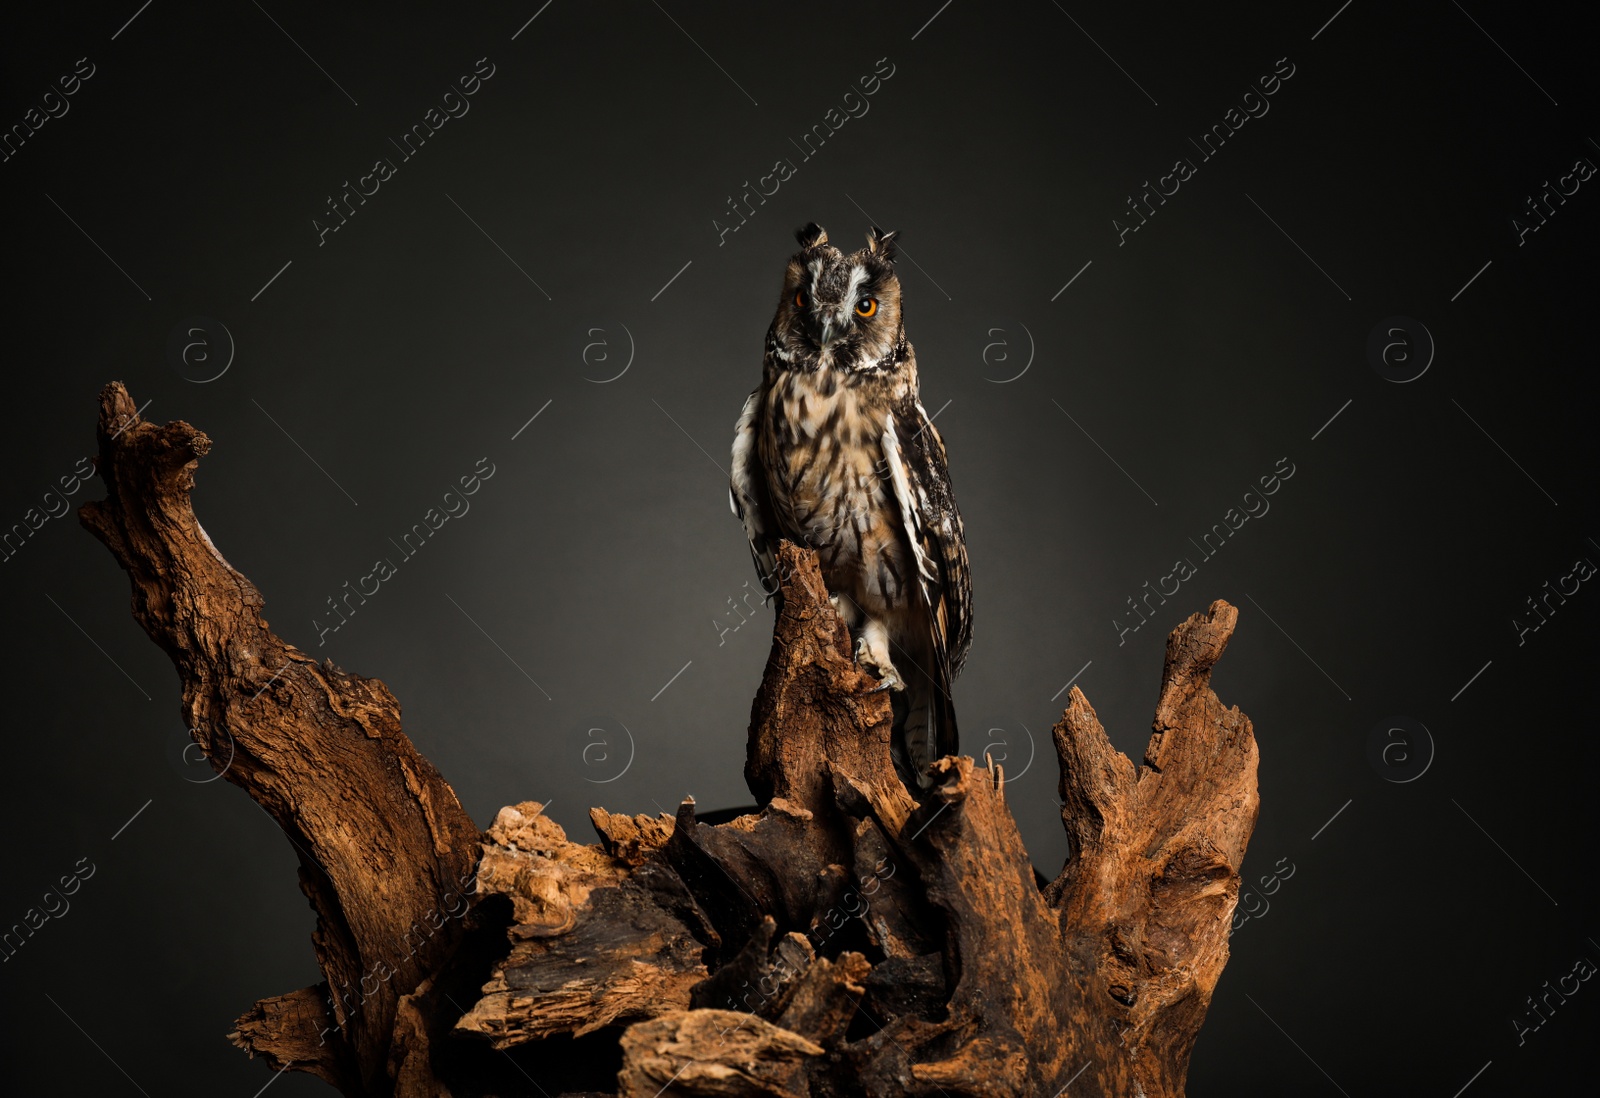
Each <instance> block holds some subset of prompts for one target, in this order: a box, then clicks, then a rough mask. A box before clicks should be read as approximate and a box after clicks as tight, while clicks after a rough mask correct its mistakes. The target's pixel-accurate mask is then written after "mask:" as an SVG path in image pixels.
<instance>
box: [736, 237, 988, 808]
mask: <svg viewBox="0 0 1600 1098" xmlns="http://www.w3.org/2000/svg"><path fill="white" fill-rule="evenodd" d="M894 236H895V234H894V233H889V232H884V231H883V230H881V229H878V228H873V230H872V231H871V232H870V233H869V234H868V235H867V246H866V247H865V248H864V249H862V250H860V251H857V252H853V253H851V254H849V255H846V254H845V253H843V252H841V251H840V250H839V249H838V248H836V247H834V246H833V245H831V244H829V243H828V234H827V233H826V232H825V231H824V230H823V229H822V228H821V227H820V226H818V225H816V224H810V225H807V226H806V227H805V228H803V229H801V230H800V231H799V232H798V233H797V234H796V237H797V239H798V240H799V242H800V251H798V252H796V253H795V255H794V256H793V257H792V258H791V259H790V260H789V265H788V267H787V268H786V269H785V270H784V275H783V293H782V296H781V297H780V298H779V301H778V312H777V315H776V316H775V317H773V320H772V327H771V328H770V329H769V330H768V332H767V341H766V352H765V355H764V357H763V360H762V377H761V385H760V386H759V387H758V388H757V389H756V391H755V392H753V393H751V394H750V397H749V399H748V400H746V401H745V404H744V411H743V412H742V413H741V414H740V416H739V422H738V425H737V427H736V429H735V433H734V440H733V470H732V479H733V483H732V486H731V489H730V491H729V501H730V503H731V505H732V507H733V512H734V514H735V515H737V516H738V517H739V519H740V520H741V521H742V522H743V523H744V528H745V533H746V535H747V536H748V537H749V539H750V552H751V555H752V556H753V557H754V558H755V564H756V571H757V573H758V574H759V575H760V577H761V580H762V585H763V588H764V589H765V590H766V591H768V592H776V591H777V589H778V577H777V575H776V570H777V558H776V553H777V545H778V541H779V539H780V538H788V539H789V540H791V541H793V542H796V543H797V544H801V545H805V546H807V547H809V548H812V549H814V550H816V552H817V556H818V559H819V561H820V563H821V567H822V576H823V579H824V580H825V581H826V583H827V585H828V592H829V594H830V596H831V600H832V602H833V605H834V606H835V607H836V608H837V610H838V611H839V614H840V616H841V617H842V618H843V619H844V622H845V624H846V625H847V626H848V627H849V629H850V632H851V635H852V636H853V637H854V638H855V654H856V659H857V662H859V663H860V664H861V666H862V667H863V668H865V669H866V670H867V671H869V672H871V673H872V674H874V675H876V676H877V677H878V678H879V679H880V680H881V683H882V685H881V686H880V687H879V689H886V690H891V691H893V694H892V695H891V701H892V703H893V709H894V736H893V740H892V749H893V754H894V760H895V765H896V767H897V769H898V770H899V772H900V775H901V778H902V780H904V781H905V782H906V784H907V785H908V786H910V787H912V788H913V789H917V788H922V789H925V788H927V787H928V786H929V785H931V783H932V778H931V776H930V775H929V773H928V766H929V764H931V763H932V762H933V761H934V760H936V759H938V758H940V757H942V756H944V755H949V754H954V753H955V751H956V749H957V737H956V718H955V707H954V705H953V704H952V703H951V700H950V683H951V681H952V680H953V679H954V678H955V676H956V675H957V674H958V673H959V672H960V670H961V665H962V663H963V662H964V661H965V659H966V655H967V648H968V646H969V644H970V642H971V639H972V585H971V579H970V576H969V574H968V571H967V547H966V539H965V536H964V534H963V531H962V526H961V515H960V513H959V512H958V511H957V510H956V502H955V497H954V496H953V494H952V493H951V488H950V472H949V469H948V467H947V465H946V459H945V450H944V442H943V440H941V439H940V437H939V432H938V430H936V429H935V428H934V426H933V422H932V421H931V420H930V419H929V418H928V413H927V410H926V409H924V408H923V406H922V401H921V399H920V398H919V396H918V391H917V360H916V356H915V354H914V353H913V352H912V349H911V344H910V343H908V342H907V341H906V334H905V324H904V321H903V319H902V317H901V312H900V280H899V279H898V278H897V277H896V275H895V268H894V248H895V245H894Z"/></svg>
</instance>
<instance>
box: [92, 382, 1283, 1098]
mask: <svg viewBox="0 0 1600 1098" xmlns="http://www.w3.org/2000/svg"><path fill="white" fill-rule="evenodd" d="M133 409H134V404H133V401H132V400H131V399H130V398H129V397H128V394H127V392H126V390H124V389H123V388H122V386H121V385H120V384H113V385H110V386H107V388H106V390H105V392H104V393H103V394H102V398H101V415H100V432H99V434H100V471H101V475H102V477H103V478H104V479H105V481H106V485H107V488H108V495H107V498H106V499H105V500H104V501H102V502H99V503H90V504H85V505H84V507H83V508H82V510H81V512H80V513H81V516H82V519H83V522H84V524H85V525H86V526H88V527H89V528H90V529H91V530H92V531H94V533H95V534H96V535H97V536H98V537H100V539H101V540H102V541H104V542H105V543H106V545H107V546H108V547H109V548H110V549H111V550H112V552H113V553H114V554H115V555H116V557H117V559H118V561H119V562H120V563H121V564H122V566H123V567H124V568H125V569H126V570H127V571H128V573H129V576H130V579H131V580H132V583H133V592H134V598H133V607H134V616H135V618H136V619H137V620H138V621H139V622H140V624H141V625H143V626H144V627H145V630H146V631H147V632H148V633H149V634H150V636H151V638H152V639H154V640H155V641H156V642H157V643H158V644H160V645H161V646H162V647H163V648H164V649H165V650H166V651H167V652H168V653H169V655H171V656H172V658H173V662H174V664H175V665H176V666H177V669H178V673H179V678H180V681H181V683H182V686H183V712H184V716H185V719H186V720H187V721H188V722H189V724H190V725H191V727H193V728H194V730H195V731H194V735H195V738H196V741H197V742H198V743H200V744H201V746H202V747H203V748H204V749H205V750H206V752H207V755H208V757H209V758H210V759H211V760H212V761H213V765H214V766H215V767H217V768H218V769H220V770H224V771H225V774H226V776H227V777H228V778H229V780H230V781H233V782H234V783H235V784H236V785H239V786H240V787H241V788H243V789H244V790H245V791H246V792H247V793H249V794H250V796H251V797H253V798H254V799H256V800H257V801H258V802H259V803H261V804H262V805H263V806H264V807H265V808H267V810H268V811H269V812H270V813H272V815H273V817H274V818H275V819H277V820H278V821H279V823H280V825H281V826H282V827H283V828H284V830H285V832H286V833H287V834H288V835H289V837H290V839H291V841H292V842H294V843H295V845H296V847H297V849H298V850H299V852H300V856H301V886H302V889H303V890H304V891H305V893H306V895H307V896H308V898H309V899H310V900H311V902H312V905H313V907H314V908H315V909H316V911H317V915H318V924H317V931H316V933H315V935H314V945H315V947H316V950H317V956H318V961H319V963H320V964H321V965H322V969H323V972H324V976H325V983H324V984H322V985H319V986H318V987H315V988H306V989H302V990H301V991H296V992H291V993H289V994H287V995H282V996H277V997H274V998H271V999H265V1000H262V1001H261V1002H260V1003H257V1004H256V1006H255V1007H254V1008H252V1010H251V1011H250V1012H249V1013H247V1014H246V1015H245V1016H244V1017H243V1018H241V1019H240V1021H239V1023H238V1029H237V1031H236V1033H235V1034H234V1035H233V1036H234V1039H235V1041H236V1042H237V1043H238V1044H240V1045H241V1046H242V1047H244V1048H245V1049H247V1050H248V1051H250V1052H251V1053H252V1054H254V1055H262V1056H265V1057H266V1058H267V1061H268V1063H269V1064H271V1065H273V1066H274V1067H282V1066H284V1065H289V1066H292V1067H294V1068H296V1069H297V1070H305V1071H311V1072H313V1073H315V1074H317V1075H319V1076H321V1077H322V1078H323V1079H326V1080H327V1081H328V1082H329V1083H331V1084H332V1085H333V1086H335V1087H336V1088H338V1089H339V1090H340V1091H341V1092H342V1093H344V1094H347V1095H361V1096H369V1095H371V1096H377V1095H397V1096H413V1095H415V1096H423V1095H428V1096H435V1095H455V1096H457V1098H467V1096H469V1095H485V1096H487V1095H490V1094H494V1095H502V1096H504V1095H511V1094H524V1093H525V1094H538V1093H546V1094H549V1093H553V1091H552V1090H551V1089H549V1088H548V1087H547V1086H546V1085H545V1084H544V1083H541V1082H539V1081H538V1080H537V1079H536V1077H535V1075H536V1070H535V1069H537V1070H548V1071H550V1072H551V1073H552V1074H551V1075H550V1076H547V1077H546V1081H547V1082H548V1081H549V1080H550V1079H558V1080H559V1082H557V1083H552V1084H551V1085H552V1086H555V1088H556V1089H560V1088H561V1087H566V1088H567V1090H566V1093H568V1094H572V1095H577V1094H580V1093H581V1094H585V1095H602V1094H603V1095H614V1096H619V1098H621V1096H628V1098H633V1096H638V1098H671V1096H678V1098H685V1096H691V1095H695V1096H719V1098H739V1096H764V1098H831V1096H844V1095H852V1096H855V1095H861V1096H868V1098H879V1096H882V1098H888V1096H892V1095H908V1094H909V1095H938V1094H943V1095H946V1096H949V1098H959V1096H970V1098H980V1096H981V1098H1010V1096H1016V1098H1021V1096H1025V1095H1056V1094H1059V1093H1060V1092H1061V1091H1062V1090H1063V1089H1064V1088H1065V1087H1066V1086H1067V1085H1069V1084H1070V1085H1071V1088H1072V1090H1071V1093H1072V1094H1074V1095H1105V1096H1110V1095H1119V1096H1120V1095H1134V1094H1142V1095H1144V1096H1146V1098H1177V1096H1181V1095H1182V1094H1183V1087H1184V1082H1183V1081H1184V1076H1185V1074H1186V1072H1187V1069H1188V1063H1189V1057H1190V1053H1191V1051H1192V1049H1193V1046H1194V1042H1195V1040H1196V1038H1197V1036H1198V1034H1199V1030H1200V1026H1201V1023H1202V1022H1203V1020H1204V1017H1205V1012H1206V1008H1207V1006H1208V1005H1209V1003H1210V999H1211V994H1212V992H1213V990H1214V988H1215V987H1216V983H1217V980H1218V978H1219V977H1220V976H1221V973H1222V969H1223V966H1224V965H1225V964H1226V963H1227V957H1228V926H1229V922H1230V919H1231V916H1232V913H1233V908H1234V905H1235V903H1236V901H1237V898H1238V893H1239V870H1240V866H1241V863H1242V861H1243V859H1244V854H1245V847H1246V845H1247V843H1248V840H1249V836H1250V832H1251V830H1252V828H1253V827H1254V824H1255V820H1256V814H1257V811H1258V804H1259V802H1258V797H1257V792H1256V761H1257V757H1256V745H1255V738H1254V734H1253V732H1252V729H1251V725H1250V721H1249V719H1248V718H1246V717H1245V716H1244V715H1243V714H1241V713H1240V712H1239V710H1238V709H1237V708H1233V709H1228V708H1225V707H1224V706H1223V705H1222V703H1221V702H1220V701H1219V700H1218V699H1217V696H1216V694H1215V693H1214V692H1213V691H1212V690H1211V687H1210V672H1211V668H1212V667H1213V666H1214V665H1215V663H1216V661H1217V659H1218V658H1220V656H1221V655H1222V652H1223V649H1224V648H1225V647H1226V645H1227V642H1228V639H1229V637H1230V636H1231V635H1232V632H1233V629H1234V626H1235V624H1236V621H1237V618H1238V613H1237V611H1236V610H1235V609H1234V608H1233V607H1231V606H1229V605H1228V604H1227V603H1224V602H1221V601H1218V602H1215V603H1213V604H1212V605H1211V607H1210V608H1209V609H1208V610H1207V611H1206V612H1205V613H1203V614H1196V615H1194V616H1193V617H1191V618H1189V619H1188V620H1187V621H1186V622H1184V623H1183V624H1182V625H1180V626H1179V627H1178V628H1177V629H1176V630H1174V631H1173V633H1172V635H1171V637H1170V638H1169V640H1168V645H1167V653H1166V667H1165V670H1164V673H1163V676H1162V687H1161V694H1160V698H1159V700H1158V702H1157V706H1156V717H1155V722H1154V728H1153V734H1152V736H1151V738H1150V742H1149V745H1148V747H1147V748H1146V751H1145V756H1144V764H1143V765H1142V766H1139V767H1135V766H1134V764H1133V763H1132V762H1130V761H1129V760H1128V758H1127V757H1126V756H1124V755H1122V754H1120V753H1119V752H1117V751H1116V750H1115V749H1113V748H1112V747H1111V744H1110V741H1109V740H1108V739H1107V737H1106V734H1105V732H1104V730H1103V729H1102V728H1101V726H1100V723H1099V721H1098V719H1097V718H1096V716H1095V713H1094V710H1093V709H1092V708H1091V707H1090V705H1089V703H1088V700H1087V699H1086V698H1085V697H1084V695H1083V693H1082V692H1081V691H1080V690H1078V689H1076V688H1074V689H1073V691H1072V693H1071V695H1070V697H1069V700H1068V704H1067V707H1066V711H1065V713H1064V715H1063V717H1062V719H1061V721H1060V723H1058V724H1057V725H1056V727H1055V729H1054V741H1055V746H1056V752H1057V756H1058V759H1059V762H1060V766H1061V782H1060V794H1061V800H1062V802H1063V803H1062V810H1061V817H1062V822H1063V825H1064V826H1065V828H1066V830H1067V834H1068V838H1069V845H1070V851H1069V856H1068V858H1067V861H1066V864H1065V865H1064V866H1063V867H1062V869H1061V872H1060V873H1059V875H1058V876H1057V877H1056V878H1055V879H1054V880H1053V881H1051V882H1049V883H1048V884H1047V885H1046V886H1045V887H1043V888H1042V889H1041V887H1040V885H1039V878H1037V877H1036V874H1035V871H1034V869H1033V866H1032V864H1031V862H1030V861H1029V859H1028V856H1027V852H1026V851H1025V850H1024V849H1023V845H1022V841H1021V837H1020V835H1019V833H1018V831H1017V828H1016V824H1015V821H1014V820H1013V819H1012V816H1011V813H1010V810H1009V808H1008V807H1007V805H1006V800H1005V780H1004V774H1003V773H1002V771H1001V768H1000V767H997V766H993V765H988V766H979V765H977V763H975V762H974V760H972V759H970V758H946V759H942V760H940V761H939V762H938V763H936V764H935V770H936V773H937V777H938V780H937V782H936V783H935V785H934V787H933V788H932V789H931V790H929V791H928V792H927V794H926V795H924V797H923V798H922V800H920V801H919V800H917V799H915V798H914V797H913V796H912V795H911V794H910V793H909V792H908V791H907V790H906V789H905V787H904V786H903V785H902V784H901V782H900V780H899V778H898V777H897V776H896V774H895V769H894V765H893V762H892V761H891V758H890V753H889V735H890V720H891V716H890V706H889V702H888V697H887V695H885V694H882V693H877V692H875V690H874V689H873V688H874V687H875V685H876V680H875V679H873V678H872V677H871V676H869V675H867V674H866V673H864V672H863V671H862V670H861V669H860V668H859V667H858V666H857V665H856V664H855V662H854V660H853V659H852V657H851V652H852V648H851V643H850V637H849V634H848V631H847V630H846V628H845V626H844V624H843V623H842V622H841V621H840V619H839V617H838V615H837V614H836V613H835V612H834V610H833V608H832V606H831V605H830V603H829V601H828V592H827V590H826V588H825V586H824V584H823V582H822V578H821V574H820V572H819V570H818V568H817V562H816V558H815V555H814V554H812V553H811V552H809V551H807V550H803V549H800V548H797V547H795V546H793V545H789V544H785V545H784V546H783V547H782V550H781V553H780V574H781V576H782V592H781V600H780V603H779V606H780V610H779V614H778V619H777V622H776V625H775V627H774V636H773V645H772V654H771V656H770V658H769V659H768V662H767V667H766V671H765V674H764V676H763V679H762V682H761V686H760V689H759V691H758V692H757V694H756V698H755V702H754V705H753V707H752V712H751V725H750V738H749V747H748V753H747V759H746V765H745V776H746V779H747V781H748V783H749V785H750V788H751V790H752V792H754V793H755V795H756V797H757V800H758V802H759V808H758V810H757V811H756V812H754V813H752V814H750V815H746V816H742V817H740V818H738V819H735V820H732V821H729V822H727V823H723V824H719V825H716V826H711V825H707V824H705V823H702V822H700V821H698V820H697V819H696V816H695V805H694V802H693V801H692V800H687V801H685V802H684V803H683V804H682V805H681V806H680V807H679V809H678V812H677V815H676V817H667V816H661V817H657V818H650V817H645V816H637V817H629V816H621V815H613V814H610V813H607V812H606V811H604V810H603V809H599V808H596V809H593V810H592V811H591V822H592V824H593V826H594V828H595V830H596V832H597V834H598V835H599V838H600V842H599V844H598V845H583V844H580V843H575V842H572V841H571V840H569V839H568V838H567V836H566V835H565V833H564V832H563V831H562V829H561V828H560V827H559V826H557V825H556V824H555V823H554V822H553V821H551V820H548V819H546V818H545V817H544V816H542V815H541V806H540V805H538V804H536V803H534V802H528V803H524V804H520V805H514V806H511V807H508V808H505V809H502V810H501V812H500V814H499V816H498V817H497V818H496V820H495V822H494V823H493V824H492V825H491V826H490V828H489V829H488V831H487V832H486V833H484V834H482V835H481V836H480V835H479V834H478V832H477V830H476V828H475V827H474V826H473V825H472V822H471V821H470V819H468V818H467V816H466V814H465V813H464V812H463V811H462V810H461V807H460V805H459V803H458V802H457V800H456V798H455V796H454V794H453V792H452V791H451V790H450V787H449V786H448V785H447V784H446V783H445V782H444V780H443V779H442V778H441V777H440V776H439V775H438V773H437V772H436V771H435V770H434V769H433V767H432V766H431V765H429V764H428V762H427V760H425V759H423V758H422V757H421V756H420V755H419V754H418V753H417V752H416V750H415V748H414V747H413V746H412V745H411V743H410V741H409V740H407V739H406V737H405V735H404V733H402V732H401V730H400V724H399V707H398V704H397V703H396V702H395V700H394V698H393V696H392V695H390V693H389V692H388V690H387V689H386V688H385V687H384V686H383V684H382V683H380V682H378V681H377V680H373V679H364V678H360V677H358V676H354V675H350V674H347V673H345V672H343V671H341V670H339V669H338V668H336V667H334V666H333V665H332V664H331V663H325V664H321V665H319V664H317V663H316V662H315V661H313V660H311V659H310V658H309V657H307V656H305V655H303V654H302V653H300V652H298V651H297V650H295V649H294V648H293V647H291V646H289V645H287V644H285V643H284V642H283V641H281V640H279V639H278V638H277V637H275V636H273V635H272V634H271V633H270V632H269V631H268V629H267V626H266V622H265V621H263V620H262V618H261V616H260V608H261V605H262V601H261V597H260V595H259V593H258V592H257V591H256V589H255V588H254V587H253V586H251V585H250V583H249V581H247V580H246V579H245V578H244V577H243V576H241V575H239V573H238V572H236V571H235V570H234V569H232V568H231V567H230V566H229V565H228V564H227V563H226V562H225V561H224V560H223V559H222V557H221V555H220V554H219V553H218V552H217V550H216V548H215V547H214V546H213V545H212V544H211V542H210V540H209V539H208V538H207V537H206V535H205V532H204V531H203V530H202V529H201V528H200V525H199V523H198V522H197V521H196V520H195V517H194V514H193V511H192V509H191V507H190V503H189V489H190V487H191V485H192V483H193V471H194V469H195V467H196V465H197V462H198V459H199V457H201V456H203V455H204V454H205V452H206V451H207V449H208V448H209V446H210V442H209V440H208V439H206V437H205V435H203V434H201V433H200V432H199V431H196V430H195V429H194V428H192V427H190V426H188V425H187V424H185V423H182V422H177V423H171V424H167V425H166V426H163V427H156V426H154V425H151V424H148V423H144V422H143V421H141V420H139V419H138V418H137V416H136V415H135V414H134V411H133ZM474 870H476V876H475V888H474V889H472V898H471V906H470V909H469V906H468V904H467V903H466V901H465V900H464V899H463V898H462V897H463V896H464V895H465V893H466V892H467V891H468V889H469V888H471V887H472V885H473V883H474ZM380 966H382V968H384V969H386V970H387V971H388V975H387V976H383V975H381V974H379V973H378V971H377V970H378V969H379V967H380ZM363 977H366V979H365V980H364V979H363ZM330 988H333V989H335V991H336V992H337V993H334V994H330V991H329V989H330ZM369 988H370V989H371V990H370V993H369V991H368V989H369ZM458 992H459V995H458V994H457V993H458ZM462 996H465V1000H463V999H462ZM507 1063H509V1064H510V1065H511V1066H513V1067H515V1068H516V1069H517V1073H512V1072H510V1071H508V1070H507V1068H506V1064H507Z"/></svg>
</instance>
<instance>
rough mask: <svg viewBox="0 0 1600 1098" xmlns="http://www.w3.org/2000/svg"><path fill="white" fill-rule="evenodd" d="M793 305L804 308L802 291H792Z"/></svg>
mask: <svg viewBox="0 0 1600 1098" xmlns="http://www.w3.org/2000/svg"><path fill="white" fill-rule="evenodd" d="M794 307H795V308H796V309H804V308H805V307H806V295H805V293H804V291H802V290H796V291H795V292H794Z"/></svg>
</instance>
